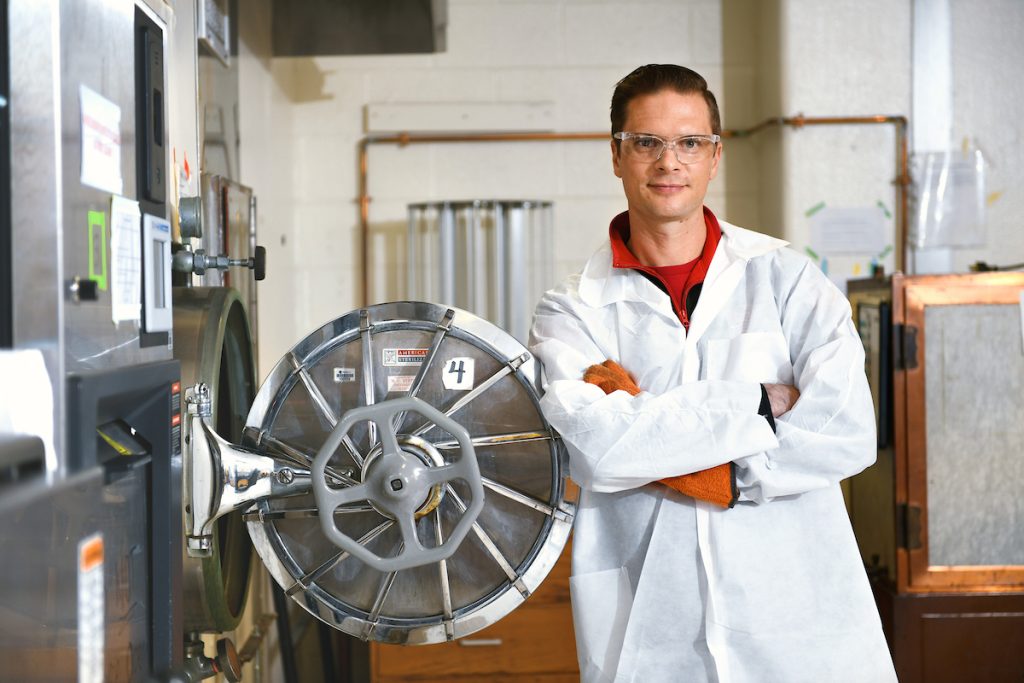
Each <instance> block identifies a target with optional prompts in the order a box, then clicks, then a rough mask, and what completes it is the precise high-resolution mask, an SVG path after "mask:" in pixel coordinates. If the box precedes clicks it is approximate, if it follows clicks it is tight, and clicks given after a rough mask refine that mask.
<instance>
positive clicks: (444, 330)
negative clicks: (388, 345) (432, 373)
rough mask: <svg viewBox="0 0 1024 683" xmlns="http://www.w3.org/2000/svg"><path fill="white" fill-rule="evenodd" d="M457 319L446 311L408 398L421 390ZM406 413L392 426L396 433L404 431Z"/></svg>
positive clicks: (401, 414)
mask: <svg viewBox="0 0 1024 683" xmlns="http://www.w3.org/2000/svg"><path fill="white" fill-rule="evenodd" d="M454 317H455V311H454V310H452V309H450V308H449V309H448V310H447V311H445V314H444V316H443V317H442V318H441V322H439V323H438V324H437V332H435V333H434V339H433V340H432V341H431V342H430V350H429V351H427V357H426V358H424V359H423V363H422V364H421V365H420V370H419V372H417V373H416V378H415V379H414V380H413V381H412V387H410V388H409V393H408V394H407V395H408V396H415V395H416V394H417V392H419V390H420V385H421V384H423V378H424V377H426V376H427V370H429V369H430V366H431V364H432V363H433V362H434V356H435V355H436V354H437V349H438V348H439V347H440V346H441V342H442V341H444V338H445V335H447V334H448V331H449V330H451V324H452V318H454ZM405 416H406V411H404V410H403V411H402V412H400V413H399V414H398V415H397V416H396V417H395V420H394V422H392V424H393V425H394V427H395V431H396V432H400V431H402V426H403V425H404V424H405Z"/></svg>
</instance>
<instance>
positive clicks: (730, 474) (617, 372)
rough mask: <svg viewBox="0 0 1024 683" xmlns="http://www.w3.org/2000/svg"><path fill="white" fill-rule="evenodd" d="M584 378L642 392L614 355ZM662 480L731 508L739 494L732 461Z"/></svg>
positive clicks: (633, 392)
mask: <svg viewBox="0 0 1024 683" xmlns="http://www.w3.org/2000/svg"><path fill="white" fill-rule="evenodd" d="M583 381H584V382H588V383H590V384H595V385H597V386H599V387H601V389H602V390H603V391H604V393H606V394H610V393H612V392H614V391H625V392H627V393H628V394H629V395H630V396H636V395H637V394H639V393H640V392H641V389H640V387H638V386H637V384H636V381H634V379H633V376H632V375H630V374H629V372H628V371H627V370H626V369H625V368H624V367H622V366H621V365H619V364H618V363H616V362H615V361H613V360H611V359H608V360H606V361H605V362H603V363H601V364H599V365H591V366H590V367H589V368H587V369H586V371H585V372H584V373H583ZM790 389H792V387H790ZM794 391H795V390H794ZM793 400H794V401H795V400H796V399H793ZM660 481H661V483H662V484H664V485H666V486H668V487H670V488H673V489H675V490H676V491H679V493H682V494H683V495H685V496H690V497H691V498H699V499H701V500H706V501H708V502H709V503H714V504H715V505H718V506H721V507H723V508H731V507H732V506H733V504H734V503H735V502H736V499H737V497H738V495H739V492H738V490H737V489H736V474H735V472H734V470H733V467H732V463H728V462H727V463H725V464H722V465H718V466H717V467H712V468H710V469H706V470H701V471H700V472H693V473H691V474H684V475H682V476H678V477H666V478H665V479H662V480H660Z"/></svg>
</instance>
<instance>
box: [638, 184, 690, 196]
mask: <svg viewBox="0 0 1024 683" xmlns="http://www.w3.org/2000/svg"><path fill="white" fill-rule="evenodd" d="M647 187H649V188H651V189H652V190H653V191H655V192H659V193H665V194H669V193H672V192H679V191H680V190H682V189H683V188H684V187H686V185H684V184H682V183H648V184H647Z"/></svg>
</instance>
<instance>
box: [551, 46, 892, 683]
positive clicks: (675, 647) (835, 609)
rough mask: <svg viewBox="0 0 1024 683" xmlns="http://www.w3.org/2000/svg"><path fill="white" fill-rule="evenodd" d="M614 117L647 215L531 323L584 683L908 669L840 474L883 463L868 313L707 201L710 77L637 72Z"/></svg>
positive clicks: (830, 677)
mask: <svg viewBox="0 0 1024 683" xmlns="http://www.w3.org/2000/svg"><path fill="white" fill-rule="evenodd" d="M611 118H612V133H613V140H612V145H611V152H612V167H613V169H614V171H615V175H616V176H618V177H619V178H621V179H622V186H623V189H624V191H625V194H626V201H627V205H628V211H626V212H625V213H622V214H620V215H619V216H616V217H615V219H614V220H612V223H611V226H610V229H609V242H607V243H605V245H604V246H603V247H601V249H599V250H598V251H597V253H595V254H594V256H593V257H592V258H591V259H590V260H589V261H588V262H587V264H586V266H585V268H584V269H583V271H582V273H580V274H578V275H575V276H572V277H570V278H569V279H568V280H567V281H566V282H565V283H564V284H562V285H561V286H560V287H558V288H556V289H554V290H552V291H550V292H548V293H547V294H546V295H545V296H544V298H543V299H542V300H541V302H540V304H539V305H538V307H537V312H536V316H535V320H534V327H533V330H532V333H531V348H532V349H533V351H534V353H535V354H536V356H537V357H538V358H540V359H541V361H542V362H543V364H544V367H545V371H546V375H547V382H548V384H547V389H546V393H545V396H544V398H543V400H542V408H543V410H544V413H545V415H546V416H547V417H548V419H549V420H550V421H551V423H552V425H553V426H554V427H555V428H556V429H557V430H558V431H559V432H560V433H561V435H562V437H563V438H564V440H565V443H566V445H567V447H568V450H569V456H570V471H571V475H572V478H573V479H574V480H575V481H576V482H577V483H578V484H579V485H580V487H581V489H582V493H581V498H580V504H579V510H578V513H577V517H576V526H575V531H574V540H573V577H572V579H571V591H572V602H573V612H574V621H575V627H576V638H577V649H578V655H579V660H580V668H581V673H582V677H583V680H584V681H587V682H588V683H589V682H591V681H636V682H638V683H639V682H643V683H655V682H659V681H681V682H682V681H685V682H697V681H723V682H734V681H751V682H757V683H764V682H773V681H779V682H785V683H791V682H794V681H813V682H815V683H821V682H823V681H829V682H835V681H857V682H858V683H860V682H876V681H893V680H895V674H894V672H893V667H892V660H891V658H890V655H889V651H888V648H887V647H886V643H885V639H884V637H883V635H882V631H881V626H880V622H879V618H878V613H877V611H876V608H875V605H874V602H873V600H872V597H871V592H870V589H869V585H868V582H867V578H866V575H865V572H864V569H863V565H862V563H861V559H860V555H859V553H858V550H857V545H856V542H855V539H854V537H853V533H852V531H851V528H850V523H849V519H848V517H847V514H846V509H845V506H844V504H843V498H842V493H841V491H840V487H839V482H840V480H842V479H844V478H845V477H849V476H851V475H853V474H855V473H857V472H859V471H860V470H862V469H863V468H864V467H866V466H868V465H869V464H871V462H872V461H873V460H874V454H875V427H874V413H873V410H872V406H871V398H870V394H869V390H868V385H867V381H866V378H865V376H864V353H863V348H862V346H861V342H860V340H859V338H858V336H857V334H856V331H855V329H854V327H853V323H852V321H851V319H850V307H849V305H848V304H847V302H846V300H845V298H844V297H843V295H842V294H841V293H840V292H839V291H838V290H837V289H836V288H835V287H834V286H833V285H832V284H831V283H830V282H829V281H828V280H827V278H825V277H824V275H823V274H822V273H821V271H820V270H818V269H817V267H816V266H814V265H813V264H811V263H810V262H809V261H807V259H805V258H803V257H801V256H800V255H798V254H797V253H796V252H794V251H793V250H790V249H788V248H786V243H785V242H782V241H781V240H777V239H774V238H771V237H768V236H765V235H761V234H759V233H755V232H751V231H748V230H743V229H741V228H738V227H735V226H732V225H729V224H728V223H725V222H721V221H718V220H717V219H716V218H715V216H714V215H713V214H712V213H711V211H709V210H708V209H707V208H705V207H704V196H705V194H706V192H707V187H708V183H709V182H710V181H711V180H712V179H713V178H714V177H715V175H716V173H717V171H718V164H719V161H720V160H721V154H722V146H721V143H720V138H719V134H720V133H721V123H720V119H719V114H718V107H717V104H716V103H715V98H714V96H713V95H712V94H711V92H709V91H708V89H707V84H706V83H705V81H704V79H703V78H701V77H700V76H699V75H698V74H696V73H694V72H693V71H691V70H689V69H685V68H683V67H679V66H670V65H648V66H644V67H640V68H639V69H637V70H636V71H634V72H633V73H631V74H629V75H628V76H627V77H626V78H624V79H623V80H622V81H620V82H619V83H618V85H617V86H616V89H615V93H614V95H613V97H612V108H611ZM584 378H585V379H586V381H584ZM620 389H621V390H620ZM683 492H685V493H683Z"/></svg>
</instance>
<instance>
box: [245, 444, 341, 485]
mask: <svg viewBox="0 0 1024 683" xmlns="http://www.w3.org/2000/svg"><path fill="white" fill-rule="evenodd" d="M261 443H265V444H266V445H268V446H272V447H273V448H275V449H277V450H278V452H280V453H281V455H283V456H284V457H286V458H288V459H290V460H291V461H292V462H294V463H296V464H298V465H302V466H304V467H307V468H312V467H313V459H314V457H313V456H312V455H310V454H309V453H306V452H305V451H303V450H302V449H300V448H299V447H297V446H293V445H292V444H289V443H286V442H284V441H282V440H281V439H278V438H277V437H274V436H270V435H269V434H264V435H263V438H262V440H261ZM324 473H325V474H326V475H327V476H328V477H333V478H334V479H335V481H332V482H331V483H332V484H333V483H341V484H345V485H346V486H355V485H356V484H358V483H359V482H358V481H356V480H355V479H353V478H352V477H351V476H349V475H347V474H345V473H344V472H341V471H339V470H337V469H335V468H333V467H331V466H330V465H328V466H327V467H325V468H324Z"/></svg>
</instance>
